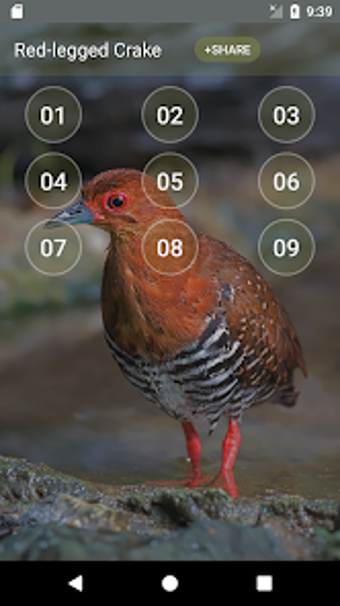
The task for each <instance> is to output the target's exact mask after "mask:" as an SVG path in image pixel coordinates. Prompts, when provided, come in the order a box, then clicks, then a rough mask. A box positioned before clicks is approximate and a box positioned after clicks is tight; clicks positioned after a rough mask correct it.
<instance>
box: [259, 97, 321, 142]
mask: <svg viewBox="0 0 340 606" xmlns="http://www.w3.org/2000/svg"><path fill="white" fill-rule="evenodd" d="M258 120H259V123H260V126H261V128H262V130H263V131H264V132H265V134H266V135H267V136H268V137H270V138H271V139H274V141H279V142H280V143H294V142H295V141H299V140H300V139H302V138H303V137H305V136H306V135H307V133H309V131H310V129H311V128H312V126H313V124H314V120H315V108H314V105H313V103H312V101H311V99H310V97H309V96H308V95H306V93H305V92H303V91H302V90H300V89H299V88H296V87H294V86H280V87H278V88H274V90H271V91H270V92H269V93H268V94H267V95H266V96H265V97H264V98H263V99H262V101H261V103H260V105H259V109H258Z"/></svg>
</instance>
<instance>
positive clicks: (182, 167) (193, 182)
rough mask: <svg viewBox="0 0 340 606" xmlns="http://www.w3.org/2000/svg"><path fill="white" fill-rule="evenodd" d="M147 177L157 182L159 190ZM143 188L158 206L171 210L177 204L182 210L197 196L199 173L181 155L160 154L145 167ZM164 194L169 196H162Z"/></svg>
mask: <svg viewBox="0 0 340 606" xmlns="http://www.w3.org/2000/svg"><path fill="white" fill-rule="evenodd" d="M146 176H149V177H151V178H152V179H154V181H156V185H157V189H155V187H154V183H153V182H152V181H151V180H150V179H147V178H146ZM142 186H143V190H144V193H145V195H146V196H147V197H148V198H149V200H151V202H153V203H154V204H156V205H157V206H161V207H162V208H171V207H172V206H173V203H175V205H176V206H177V208H180V207H181V206H184V204H187V203H188V202H190V200H192V198H193V197H194V195H195V194H196V191H197V188H198V173H197V170H196V168H195V166H194V165H193V163H192V162H191V161H190V160H188V158H186V157H185V156H182V155H181V154H175V153H165V154H159V155H158V156H155V157H154V158H152V159H151V160H150V162H148V164H147V165H146V166H145V168H144V171H143V177H142ZM163 192H166V193H167V194H169V195H168V196H167V195H163V196H162V193H163ZM169 196H170V197H169Z"/></svg>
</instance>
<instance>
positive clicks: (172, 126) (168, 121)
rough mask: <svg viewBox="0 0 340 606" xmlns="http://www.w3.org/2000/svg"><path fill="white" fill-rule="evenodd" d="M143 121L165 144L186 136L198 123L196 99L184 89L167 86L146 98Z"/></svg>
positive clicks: (155, 136)
mask: <svg viewBox="0 0 340 606" xmlns="http://www.w3.org/2000/svg"><path fill="white" fill-rule="evenodd" d="M142 122H143V125H144V128H145V130H146V131H147V132H148V133H149V135H151V137H153V138H154V139H157V141H161V142H162V143H178V142H179V141H183V139H186V137H188V136H189V135H190V134H191V133H192V132H193V130H194V129H195V127H196V125H197V122H198V107H197V103H196V101H195V99H194V98H193V97H192V96H191V95H190V94H189V93H188V92H187V91H186V90H184V89H183V88H178V87H177V86H163V87H162V88H158V89H157V90H155V91H153V92H152V93H151V94H150V95H149V96H148V97H147V98H146V100H145V101H144V104H143V107H142Z"/></svg>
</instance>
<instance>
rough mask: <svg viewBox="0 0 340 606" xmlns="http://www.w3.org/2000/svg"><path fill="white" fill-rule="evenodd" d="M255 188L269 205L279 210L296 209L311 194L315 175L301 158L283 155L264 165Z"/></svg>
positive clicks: (267, 161) (287, 154)
mask: <svg viewBox="0 0 340 606" xmlns="http://www.w3.org/2000/svg"><path fill="white" fill-rule="evenodd" d="M258 186H259V190H260V192H261V194H262V196H263V197H264V198H265V200H267V202H269V204H272V205H273V206H276V207H277V208H282V209H292V208H298V206H301V205H302V204H304V203H305V202H307V200H308V199H309V198H310V196H311V195H312V193H313V191H314V188H315V175H314V171H313V168H312V167H311V165H310V164H309V162H307V160H305V159H304V158H303V157H302V156H299V155H298V154H292V153H290V152H283V153H281V154H276V155H275V156H272V157H271V158H269V159H268V160H266V162H265V163H264V164H263V166H262V167H261V169H260V172H259V177H258Z"/></svg>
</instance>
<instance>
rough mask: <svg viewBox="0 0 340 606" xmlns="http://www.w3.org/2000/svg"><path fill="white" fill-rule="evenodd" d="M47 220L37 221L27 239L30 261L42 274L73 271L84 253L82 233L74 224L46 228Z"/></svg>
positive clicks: (49, 274)
mask: <svg viewBox="0 0 340 606" xmlns="http://www.w3.org/2000/svg"><path fill="white" fill-rule="evenodd" d="M45 225H46V221H40V222H39V223H37V224H36V225H35V226H34V227H32V229H31V230H30V232H29V233H28V235H27V237H26V240H25V253H26V257H27V260H28V262H29V263H30V264H31V265H32V267H33V268H34V269H35V270H36V271H38V272H39V273H41V274H44V275H46V276H61V275H62V274H66V273H67V272H69V271H71V269H73V268H74V267H75V265H76V264H77V263H78V261H79V259H80V257H81V253H82V242H81V238H80V235H79V234H78V232H77V230H76V229H75V228H74V227H73V226H72V225H67V224H66V223H65V224H64V225H61V226H60V227H55V228H54V229H53V230H49V229H46V227H45Z"/></svg>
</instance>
